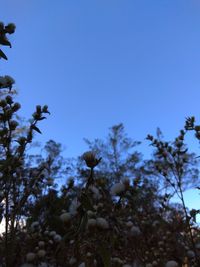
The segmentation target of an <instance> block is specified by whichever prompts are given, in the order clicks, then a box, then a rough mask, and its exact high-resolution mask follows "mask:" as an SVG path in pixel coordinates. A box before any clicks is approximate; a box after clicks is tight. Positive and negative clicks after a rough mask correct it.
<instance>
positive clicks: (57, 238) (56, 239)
mask: <svg viewBox="0 0 200 267" xmlns="http://www.w3.org/2000/svg"><path fill="white" fill-rule="evenodd" d="M53 239H54V241H55V242H60V241H61V240H62V237H61V236H60V235H58V234H57V235H54V237H53Z"/></svg>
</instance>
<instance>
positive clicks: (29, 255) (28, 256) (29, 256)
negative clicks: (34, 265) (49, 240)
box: [26, 252, 35, 262]
mask: <svg viewBox="0 0 200 267" xmlns="http://www.w3.org/2000/svg"><path fill="white" fill-rule="evenodd" d="M26 260H27V261H28V262H30V261H34V260H35V253H33V252H29V253H27V254H26Z"/></svg>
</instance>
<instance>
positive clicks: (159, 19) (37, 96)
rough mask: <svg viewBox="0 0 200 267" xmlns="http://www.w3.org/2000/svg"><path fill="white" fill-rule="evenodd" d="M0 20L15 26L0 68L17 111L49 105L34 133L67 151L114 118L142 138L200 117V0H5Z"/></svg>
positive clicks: (81, 147) (79, 149) (168, 132)
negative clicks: (12, 85) (12, 83)
mask: <svg viewBox="0 0 200 267" xmlns="http://www.w3.org/2000/svg"><path fill="white" fill-rule="evenodd" d="M0 20H2V21H3V22H5V23H8V22H14V23H15V24H16V26H17V30H16V33H15V34H14V35H13V36H12V37H11V40H12V44H13V48H12V49H4V51H6V53H7V55H8V57H9V60H8V62H5V61H4V62H3V61H1V62H0V74H1V75H4V74H9V75H12V76H13V77H14V78H15V80H16V88H17V89H18V91H19V97H18V99H19V101H20V103H21V104H22V111H21V114H22V115H23V116H24V117H26V118H28V117H30V115H31V114H32V112H33V110H34V107H35V105H37V104H42V105H43V104H48V105H49V110H50V111H51V116H50V117H49V118H48V120H47V121H45V122H44V121H43V122H42V123H41V130H42V131H43V135H42V136H38V137H37V140H39V141H42V142H45V141H47V140H49V139H55V140H56V141H58V142H61V143H62V144H63V145H64V146H65V147H66V152H65V153H66V156H77V155H80V154H82V153H83V152H84V151H85V149H86V148H87V147H86V145H85V144H84V141H83V137H86V138H89V139H94V138H96V137H100V138H104V137H105V136H106V135H107V133H108V128H109V127H111V126H112V125H114V124H117V123H120V122H123V123H124V125H125V129H126V131H127V133H128V135H129V136H131V137H132V138H134V139H136V140H141V141H143V140H144V138H145V137H146V135H147V134H148V133H151V134H154V133H155V130H156V127H157V126H159V127H160V128H161V130H162V131H163V132H164V134H165V136H166V138H167V139H169V140H170V139H173V138H174V137H175V136H176V135H177V134H178V132H179V130H180V129H181V128H182V127H183V125H184V120H185V117H187V116H191V115H195V116H196V118H197V119H199V121H200V116H199V115H200V105H199V103H200V100H199V99H200V75H199V74H200V2H199V1H198V0H190V1H188V0H177V1H172V0H162V1H160V0H153V1H149V0H145V1H143V0H137V1H134V0H123V1H122V0H101V1H100V0H99V1H97V0H84V1H83V0H79V1H78V0H77V1H76V0H71V1H69V0H59V1H55V0H51V1H49V0H33V1H27V0H17V1H16V0H2V1H1V19H0ZM190 145H191V148H193V149H196V151H197V152H198V151H200V149H199V148H198V144H197V142H195V141H194V142H191V144H190ZM142 149H143V151H144V153H149V150H148V143H147V142H145V144H144V145H143V146H142ZM191 196H192V197H191ZM189 198H190V203H192V201H193V202H194V204H195V203H196V201H197V198H195V197H194V192H192V193H191V194H190V197H189Z"/></svg>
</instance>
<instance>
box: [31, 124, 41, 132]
mask: <svg viewBox="0 0 200 267" xmlns="http://www.w3.org/2000/svg"><path fill="white" fill-rule="evenodd" d="M31 128H32V129H33V130H35V131H36V132H38V133H40V134H41V133H42V132H41V131H40V129H39V128H38V127H37V126H35V125H32V127H31Z"/></svg>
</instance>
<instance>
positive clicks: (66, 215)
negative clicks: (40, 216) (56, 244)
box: [60, 212, 71, 222]
mask: <svg viewBox="0 0 200 267" xmlns="http://www.w3.org/2000/svg"><path fill="white" fill-rule="evenodd" d="M60 219H61V221H63V222H69V221H70V220H71V214H70V213H69V212H65V213H63V214H61V215H60Z"/></svg>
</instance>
